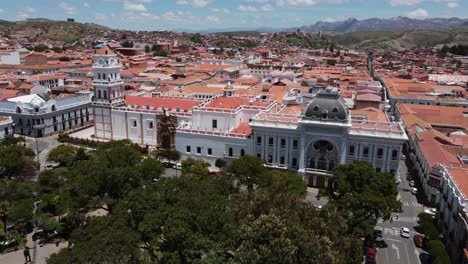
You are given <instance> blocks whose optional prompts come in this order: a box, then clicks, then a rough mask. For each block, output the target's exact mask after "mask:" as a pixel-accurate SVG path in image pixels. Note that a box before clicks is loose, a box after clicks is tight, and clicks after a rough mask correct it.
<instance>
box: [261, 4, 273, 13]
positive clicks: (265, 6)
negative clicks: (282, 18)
mask: <svg viewBox="0 0 468 264" xmlns="http://www.w3.org/2000/svg"><path fill="white" fill-rule="evenodd" d="M260 10H262V11H265V12H270V11H273V6H272V5H270V4H266V5H263V6H261V7H260Z"/></svg>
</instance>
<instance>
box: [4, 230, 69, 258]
mask: <svg viewBox="0 0 468 264" xmlns="http://www.w3.org/2000/svg"><path fill="white" fill-rule="evenodd" d="M27 245H28V247H30V248H31V249H30V252H31V257H33V249H32V247H33V241H32V239H31V234H30V235H28V243H27ZM66 247H68V242H67V241H66V242H61V243H60V245H59V246H58V247H56V246H55V244H45V245H44V246H42V247H40V246H38V247H37V259H36V264H46V259H47V258H48V257H49V256H50V255H52V254H53V253H57V252H59V250H60V249H62V248H66ZM0 263H2V264H19V263H25V261H24V255H23V249H20V250H18V251H14V252H10V253H8V254H5V255H0Z"/></svg>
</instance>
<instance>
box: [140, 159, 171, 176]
mask: <svg viewBox="0 0 468 264" xmlns="http://www.w3.org/2000/svg"><path fill="white" fill-rule="evenodd" d="M164 170H165V168H164V166H163V165H162V164H161V162H159V161H158V160H155V159H152V158H146V159H144V160H143V162H141V165H140V173H141V175H142V178H143V179H144V180H146V181H152V180H154V179H159V178H160V177H161V175H162V174H163V173H164Z"/></svg>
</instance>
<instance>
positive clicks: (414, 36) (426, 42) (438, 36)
mask: <svg viewBox="0 0 468 264" xmlns="http://www.w3.org/2000/svg"><path fill="white" fill-rule="evenodd" d="M328 34H330V37H331V39H332V40H334V41H335V42H336V43H338V44H339V45H343V46H346V47H350V48H357V49H366V48H372V49H391V50H401V49H411V48H415V47H422V46H440V45H444V44H446V45H449V46H450V45H455V44H462V45H468V27H466V28H458V29H441V30H407V31H391V32H389V31H379V32H349V33H328Z"/></svg>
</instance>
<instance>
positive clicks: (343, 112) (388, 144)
mask: <svg viewBox="0 0 468 264" xmlns="http://www.w3.org/2000/svg"><path fill="white" fill-rule="evenodd" d="M286 109H287V107H286V108H285V110H284V112H286V111H287V110H286ZM297 109H298V111H296V112H294V111H293V112H292V113H282V112H283V111H280V112H279V113H268V112H261V113H259V114H258V115H257V116H256V117H254V119H253V120H252V122H251V123H250V126H251V127H252V137H253V139H254V140H253V143H254V144H253V155H255V156H257V157H260V158H262V159H264V160H265V161H266V163H267V165H268V166H269V167H272V168H282V169H288V170H294V171H298V172H299V173H300V174H301V175H302V176H303V178H304V180H305V181H306V182H308V183H309V185H310V186H318V187H325V186H327V185H328V177H329V176H331V171H332V170H333V168H334V167H335V166H337V165H338V164H346V163H350V162H352V161H353V160H362V161H367V162H369V163H371V164H372V165H373V166H374V167H375V169H376V170H377V171H387V172H390V173H392V174H395V173H396V172H397V171H398V168H399V159H400V155H401V150H402V146H403V144H404V143H405V141H406V140H407V136H406V133H405V130H404V128H403V127H402V124H401V123H389V122H378V121H377V122H375V121H368V120H366V119H363V118H362V117H359V116H356V117H353V116H352V115H351V114H350V113H349V110H348V108H347V106H346V104H345V102H344V100H343V99H342V98H341V97H340V96H339V95H338V93H337V92H336V91H333V90H332V89H327V90H326V91H324V92H321V93H319V94H317V96H316V98H314V99H313V100H312V101H311V102H310V103H309V105H308V107H307V109H306V111H305V113H302V111H301V110H300V108H297ZM289 112H291V111H289Z"/></svg>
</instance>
